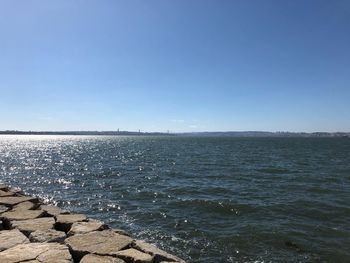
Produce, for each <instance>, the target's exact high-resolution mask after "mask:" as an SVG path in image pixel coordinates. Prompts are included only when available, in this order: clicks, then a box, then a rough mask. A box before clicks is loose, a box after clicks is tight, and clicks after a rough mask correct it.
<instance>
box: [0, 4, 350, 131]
mask: <svg viewBox="0 0 350 263" xmlns="http://www.w3.org/2000/svg"><path fill="white" fill-rule="evenodd" d="M118 128H119V129H121V130H138V129H141V130H143V131H166V130H170V131H174V132H175V131H219V130H220V131H227V130H238V131H242V130H268V131H281V130H283V131H286V130H288V131H350V1H348V0H344V1H340V0H338V1H337V0H336V1H331V0H329V1H322V0H316V1H312V0H295V1H280V0H275V1H269V0H263V1H261V0H256V1H253V0H248V1H246V0H241V1H234V0H232V1H231V0H227V1H225V0H221V1H220V0H219V1H218V0H211V1H205V0H197V1H196V0H192V1H191V0H173V1H170V0H159V1H144V0H140V1H133V0H131V1H130V0H125V1H118V0H109V1H107V0H105V1H103V0H95V1H92V0H87V1H71V0H69V1H64V0H57V1H39V0H38V1H30V0H26V1H13V0H8V1H6V0H1V1H0V130H5V129H19V130H116V129H118Z"/></svg>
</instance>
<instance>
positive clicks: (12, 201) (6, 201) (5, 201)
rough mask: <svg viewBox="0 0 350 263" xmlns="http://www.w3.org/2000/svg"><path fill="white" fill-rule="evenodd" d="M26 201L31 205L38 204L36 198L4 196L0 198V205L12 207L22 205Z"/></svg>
mask: <svg viewBox="0 0 350 263" xmlns="http://www.w3.org/2000/svg"><path fill="white" fill-rule="evenodd" d="M26 201H31V202H33V203H37V202H39V200H38V198H35V197H29V196H6V197H0V205H5V206H14V205H17V204H19V203H23V202H26Z"/></svg>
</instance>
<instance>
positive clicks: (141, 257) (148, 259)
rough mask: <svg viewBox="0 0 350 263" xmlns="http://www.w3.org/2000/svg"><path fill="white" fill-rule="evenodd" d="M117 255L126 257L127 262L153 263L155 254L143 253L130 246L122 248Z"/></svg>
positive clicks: (122, 257)
mask: <svg viewBox="0 0 350 263" xmlns="http://www.w3.org/2000/svg"><path fill="white" fill-rule="evenodd" d="M116 256H117V257H120V258H121V259H124V260H125V261H126V262H131V263H152V262H153V256H151V255H150V254H146V253H143V252H141V251H138V250H136V249H134V248H129V249H126V250H121V251H119V252H117V253H116Z"/></svg>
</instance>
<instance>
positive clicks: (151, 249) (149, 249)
mask: <svg viewBox="0 0 350 263" xmlns="http://www.w3.org/2000/svg"><path fill="white" fill-rule="evenodd" d="M132 246H133V247H134V248H136V249H138V250H140V251H143V252H145V253H147V254H151V255H153V256H154V261H155V262H161V261H165V262H166V261H170V262H181V263H185V261H184V260H183V259H181V258H178V257H176V256H174V255H171V254H169V253H167V252H165V251H164V250H161V249H159V248H157V247H156V246H154V245H152V244H149V243H147V242H145V241H143V240H136V241H134V242H133V245H132Z"/></svg>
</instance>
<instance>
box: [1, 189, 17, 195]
mask: <svg viewBox="0 0 350 263" xmlns="http://www.w3.org/2000/svg"><path fill="white" fill-rule="evenodd" d="M14 195H15V193H14V192H12V191H4V190H0V197H4V196H14Z"/></svg>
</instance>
